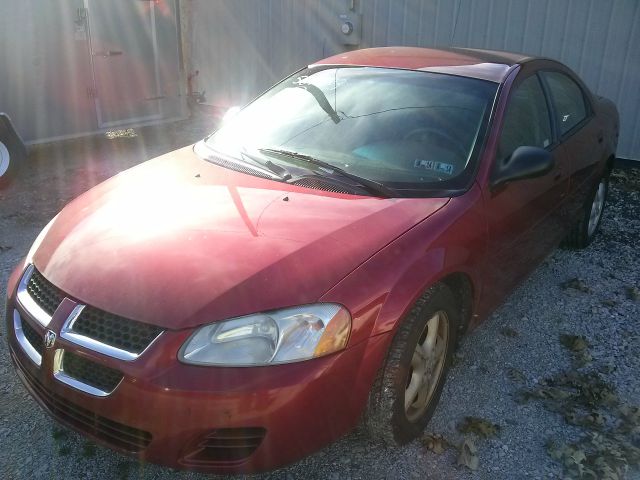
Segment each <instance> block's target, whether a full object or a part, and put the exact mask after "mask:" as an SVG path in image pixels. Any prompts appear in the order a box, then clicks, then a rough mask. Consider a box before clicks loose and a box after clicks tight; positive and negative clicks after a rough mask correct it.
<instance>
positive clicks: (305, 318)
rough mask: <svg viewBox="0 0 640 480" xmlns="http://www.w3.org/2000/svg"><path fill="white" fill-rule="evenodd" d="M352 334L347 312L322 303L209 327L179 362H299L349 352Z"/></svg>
mask: <svg viewBox="0 0 640 480" xmlns="http://www.w3.org/2000/svg"><path fill="white" fill-rule="evenodd" d="M350 332H351V315H350V314H349V312H348V311H347V309H346V308H344V307H343V306H341V305H336V304H333V303H318V304H315V305H305V306H302V307H294V308H286V309H284V310H277V311H274V312H270V313H257V314H254V315H248V316H246V317H238V318H232V319H230V320H224V321H221V322H216V323H213V324H211V325H205V326H204V327H201V328H199V329H198V330H197V331H196V332H195V333H194V334H193V335H191V337H189V339H188V340H187V341H186V342H185V344H184V345H183V346H182V348H181V349H180V352H179V354H178V358H179V359H180V360H181V361H182V362H185V363H191V364H194V365H221V366H222V365H224V366H235V367H240V366H245V367H246V366H255V365H272V364H277V363H289V362H299V361H301V360H308V359H310V358H315V357H321V356H323V355H328V354H330V353H333V352H336V351H338V350H341V349H343V348H344V347H345V346H346V345H347V340H348V339H349V333H350Z"/></svg>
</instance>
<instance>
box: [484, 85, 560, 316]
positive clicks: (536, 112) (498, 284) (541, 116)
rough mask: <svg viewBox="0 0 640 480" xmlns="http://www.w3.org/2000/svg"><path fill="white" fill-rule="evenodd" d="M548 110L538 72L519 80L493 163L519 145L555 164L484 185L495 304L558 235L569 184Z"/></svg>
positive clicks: (489, 286) (490, 293) (490, 297)
mask: <svg viewBox="0 0 640 480" xmlns="http://www.w3.org/2000/svg"><path fill="white" fill-rule="evenodd" d="M550 112H551V110H550V107H549V103H548V101H547V98H546V96H545V93H544V90H543V88H542V84H541V83H540V79H539V78H538V75H537V74H535V73H534V74H532V75H529V76H528V77H525V78H524V79H522V80H520V82H519V83H517V84H516V86H515V87H514V89H512V91H511V94H510V98H509V103H508V105H507V110H506V114H505V117H504V122H503V125H502V131H501V134H500V141H499V145H498V149H497V153H496V158H495V160H494V166H495V165H497V164H498V162H501V163H502V165H506V164H508V162H509V159H510V157H511V154H512V153H513V151H514V150H515V149H516V148H518V147H520V146H534V147H540V148H545V149H547V150H549V151H550V152H551V154H552V155H553V157H554V160H555V166H554V168H553V169H552V170H551V172H549V173H547V174H546V175H544V176H541V177H537V178H531V179H524V180H518V181H513V182H508V183H506V184H502V185H500V186H499V187H496V188H495V189H492V188H491V187H490V186H489V185H487V186H486V188H485V192H484V196H485V199H484V201H485V210H486V217H487V221H488V230H489V250H488V257H487V260H488V264H487V270H486V271H487V278H486V281H485V285H486V293H487V301H488V303H489V304H491V305H496V304H497V303H498V302H499V301H501V299H502V298H503V296H504V294H505V292H509V291H510V290H511V289H512V288H514V287H515V286H516V285H517V284H518V283H519V282H520V281H521V280H522V279H523V278H524V277H525V276H526V275H527V274H528V273H529V272H530V271H531V270H532V269H533V268H535V266H536V265H538V263H539V262H540V261H541V260H542V259H543V258H544V257H545V256H546V255H547V254H548V253H549V252H550V251H551V250H552V249H553V248H554V247H555V246H556V245H557V243H558V242H559V241H560V240H561V237H562V235H563V232H564V229H563V228H561V226H560V225H559V221H560V217H559V212H560V210H559V205H560V204H561V203H562V202H563V201H564V199H565V197H566V194H567V192H568V187H569V172H568V171H566V170H567V169H566V168H565V165H564V164H565V163H566V159H565V158H564V153H563V152H564V151H563V149H562V148H559V146H558V144H557V143H556V142H555V141H554V135H553V124H552V120H551V113H550Z"/></svg>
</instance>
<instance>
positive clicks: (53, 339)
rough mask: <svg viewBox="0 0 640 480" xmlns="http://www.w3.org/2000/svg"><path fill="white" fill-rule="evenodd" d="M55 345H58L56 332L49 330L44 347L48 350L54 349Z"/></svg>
mask: <svg viewBox="0 0 640 480" xmlns="http://www.w3.org/2000/svg"><path fill="white" fill-rule="evenodd" d="M54 343H56V334H55V332H52V331H51V330H47V333H45V334H44V346H45V347H47V348H52V347H53V344H54Z"/></svg>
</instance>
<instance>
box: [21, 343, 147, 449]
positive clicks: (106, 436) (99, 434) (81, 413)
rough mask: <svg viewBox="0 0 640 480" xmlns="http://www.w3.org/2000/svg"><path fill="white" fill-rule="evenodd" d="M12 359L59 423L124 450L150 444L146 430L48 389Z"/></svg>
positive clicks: (142, 447) (140, 447)
mask: <svg viewBox="0 0 640 480" xmlns="http://www.w3.org/2000/svg"><path fill="white" fill-rule="evenodd" d="M12 356H13V355H12ZM13 359H14V361H15V362H16V364H17V366H18V369H19V371H20V372H21V373H22V374H23V376H24V379H25V380H26V382H27V384H28V385H29V386H30V387H31V389H32V391H33V392H34V394H35V395H36V397H37V398H38V399H39V400H40V401H41V402H42V404H43V405H44V407H45V408H46V409H47V410H48V411H49V413H51V415H53V416H54V417H56V418H57V419H59V420H60V421H61V422H63V423H65V424H68V425H70V426H72V427H74V428H77V429H78V430H80V431H82V432H84V433H86V434H88V435H91V436H93V437H95V438H97V439H98V440H101V441H103V442H105V443H107V444H108V445H111V446H112V447H113V448H117V449H120V450H124V451H126V452H131V453H136V452H139V451H140V450H142V449H144V448H146V447H148V446H149V444H150V443H151V434H150V433H149V432H146V431H144V430H139V429H137V428H134V427H130V426H128V425H124V424H122V423H118V422H114V421H113V420H109V419H108V418H105V417H102V416H100V415H97V414H95V413H94V412H92V411H90V410H87V409H86V408H82V407H81V406H79V405H76V404H74V403H72V402H70V401H69V400H67V399H66V398H63V397H61V396H60V395H57V394H55V393H53V392H51V391H49V390H47V389H46V388H45V387H44V386H43V385H42V384H41V383H40V382H39V381H38V379H37V378H35V377H34V376H33V375H32V374H31V373H30V372H29V371H28V370H27V369H25V368H23V367H22V365H21V364H20V361H19V360H18V359H17V358H16V357H15V356H13Z"/></svg>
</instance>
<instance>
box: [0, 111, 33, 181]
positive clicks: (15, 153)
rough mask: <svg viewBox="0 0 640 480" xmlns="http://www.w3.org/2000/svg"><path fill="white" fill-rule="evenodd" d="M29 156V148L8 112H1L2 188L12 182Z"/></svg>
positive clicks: (0, 151)
mask: <svg viewBox="0 0 640 480" xmlns="http://www.w3.org/2000/svg"><path fill="white" fill-rule="evenodd" d="M26 158H27V149H26V147H25V145H24V142H23V141H22V138H20V135H18V132H16V129H15V128H14V126H13V124H12V123H11V119H10V118H9V116H8V115H7V114H6V113H0V188H2V187H4V186H6V185H8V184H9V183H11V180H13V178H15V176H16V175H17V173H18V171H19V169H20V167H21V166H22V164H23V163H24V160H25V159H26Z"/></svg>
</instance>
